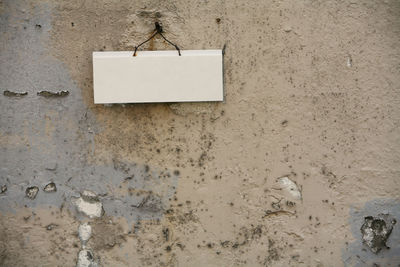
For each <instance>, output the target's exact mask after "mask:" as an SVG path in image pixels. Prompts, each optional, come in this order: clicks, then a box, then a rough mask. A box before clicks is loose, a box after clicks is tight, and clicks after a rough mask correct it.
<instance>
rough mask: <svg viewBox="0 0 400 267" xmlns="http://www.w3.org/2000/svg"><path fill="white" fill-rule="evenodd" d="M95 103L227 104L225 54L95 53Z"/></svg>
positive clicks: (172, 52)
mask: <svg viewBox="0 0 400 267" xmlns="http://www.w3.org/2000/svg"><path fill="white" fill-rule="evenodd" d="M93 84H94V103H96V104H107V103H150V102H198V101H223V98H224V94H223V67H222V50H183V51H181V56H179V55H178V52H177V51H176V50H173V51H172V50H171V51H139V52H137V55H136V56H135V57H134V56H133V52H131V51H129V52H93Z"/></svg>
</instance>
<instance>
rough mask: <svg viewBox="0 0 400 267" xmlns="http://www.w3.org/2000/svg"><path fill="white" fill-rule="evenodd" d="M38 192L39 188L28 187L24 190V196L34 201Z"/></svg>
mask: <svg viewBox="0 0 400 267" xmlns="http://www.w3.org/2000/svg"><path fill="white" fill-rule="evenodd" d="M38 192H39V187H37V186H30V187H28V188H27V189H26V190H25V195H26V196H27V197H28V198H30V199H35V198H36V195H37V193H38Z"/></svg>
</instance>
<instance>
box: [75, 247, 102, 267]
mask: <svg viewBox="0 0 400 267" xmlns="http://www.w3.org/2000/svg"><path fill="white" fill-rule="evenodd" d="M97 266H98V265H97V263H96V262H95V260H94V257H93V253H92V251H90V250H88V249H82V250H81V251H79V254H78V262H77V263H76V267H97Z"/></svg>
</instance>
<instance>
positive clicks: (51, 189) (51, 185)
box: [43, 182, 57, 193]
mask: <svg viewBox="0 0 400 267" xmlns="http://www.w3.org/2000/svg"><path fill="white" fill-rule="evenodd" d="M43 190H44V192H48V193H50V192H56V191H57V186H56V184H55V183H53V182H51V183H49V184H47V185H46V186H45V187H44V189H43Z"/></svg>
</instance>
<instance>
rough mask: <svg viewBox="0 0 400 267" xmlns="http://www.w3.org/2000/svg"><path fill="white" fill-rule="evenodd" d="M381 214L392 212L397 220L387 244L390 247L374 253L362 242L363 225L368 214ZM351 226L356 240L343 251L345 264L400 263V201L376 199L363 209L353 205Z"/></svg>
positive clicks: (357, 265) (382, 264) (396, 265)
mask: <svg viewBox="0 0 400 267" xmlns="http://www.w3.org/2000/svg"><path fill="white" fill-rule="evenodd" d="M379 214H390V215H391V216H392V217H394V218H395V219H396V220H397V223H396V224H395V225H394V226H393V230H392V233H391V235H390V236H389V238H388V240H387V242H386V245H387V246H388V247H390V249H382V250H381V251H380V252H378V253H377V254H374V253H373V252H372V251H371V250H370V249H369V248H368V247H367V246H366V245H365V244H363V242H362V234H361V230H360V229H361V226H362V225H363V223H364V218H365V217H367V216H377V215H379ZM349 222H350V226H351V232H352V233H353V236H354V238H355V239H356V240H355V241H354V242H352V243H350V244H348V246H347V248H345V249H343V251H342V259H343V262H344V264H345V266H354V267H361V266H374V264H377V265H376V266H385V267H387V266H394V267H398V266H399V263H400V224H399V223H398V222H400V201H399V200H395V199H374V200H371V201H368V202H367V203H365V205H364V207H363V208H362V209H357V208H355V207H352V208H351V210H350V221H349Z"/></svg>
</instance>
